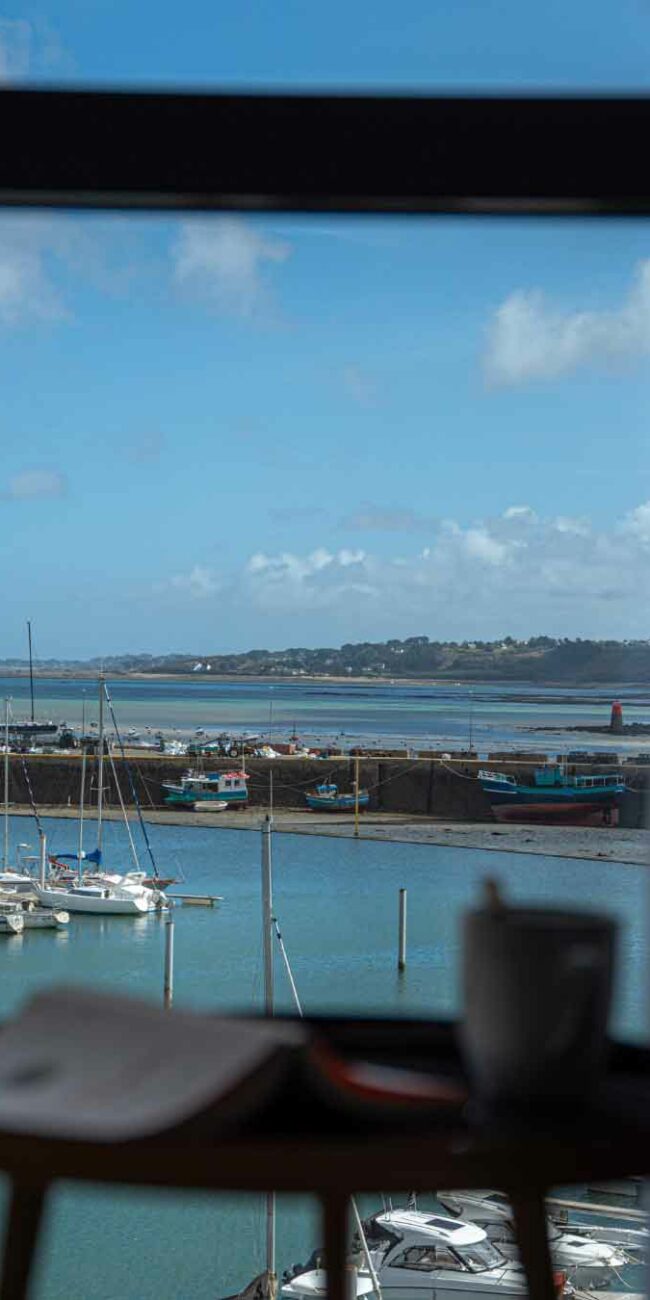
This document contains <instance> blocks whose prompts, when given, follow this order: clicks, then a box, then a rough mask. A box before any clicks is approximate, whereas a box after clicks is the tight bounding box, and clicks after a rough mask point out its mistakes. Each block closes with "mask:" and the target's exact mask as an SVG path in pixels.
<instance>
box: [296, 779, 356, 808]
mask: <svg viewBox="0 0 650 1300" xmlns="http://www.w3.org/2000/svg"><path fill="white" fill-rule="evenodd" d="M305 799H306V800H307V807H308V808H310V809H311V811H312V812H354V808H355V804H356V803H357V802H358V806H359V808H360V809H362V808H367V807H368V804H369V803H370V795H369V794H368V791H367V790H360V791H359V795H358V800H357V799H356V798H355V794H354V790H353V791H352V792H351V793H349V794H341V792H340V791H339V788H338V786H337V785H332V783H331V782H330V781H322V782H321V784H320V785H317V786H316V789H315V790H312V791H310V792H309V793H308V794H306V795H305Z"/></svg>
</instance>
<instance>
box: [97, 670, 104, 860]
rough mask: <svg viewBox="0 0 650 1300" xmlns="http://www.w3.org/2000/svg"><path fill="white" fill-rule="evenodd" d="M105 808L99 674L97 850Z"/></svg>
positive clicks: (102, 683) (101, 684)
mask: <svg viewBox="0 0 650 1300" xmlns="http://www.w3.org/2000/svg"><path fill="white" fill-rule="evenodd" d="M103 808H104V674H103V673H100V674H99V750H98V758H97V848H98V849H101V847H102V812H103Z"/></svg>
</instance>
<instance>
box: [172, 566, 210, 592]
mask: <svg viewBox="0 0 650 1300" xmlns="http://www.w3.org/2000/svg"><path fill="white" fill-rule="evenodd" d="M169 586H170V587H174V588H175V589H176V591H183V592H186V593H187V594H188V595H190V596H192V597H193V598H194V599H195V600H205V599H206V598H207V597H208V596H214V595H215V593H216V592H217V591H219V588H220V586H221V584H220V582H219V580H218V579H217V577H216V574H215V573H214V572H213V570H212V569H207V568H205V567H204V566H203V565H201V564H195V565H194V568H193V569H191V570H190V572H189V573H179V574H177V575H176V577H174V578H171V579H170V581H169Z"/></svg>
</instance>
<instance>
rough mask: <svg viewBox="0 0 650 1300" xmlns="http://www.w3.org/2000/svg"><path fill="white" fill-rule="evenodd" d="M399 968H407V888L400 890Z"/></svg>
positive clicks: (402, 969) (401, 969)
mask: <svg viewBox="0 0 650 1300" xmlns="http://www.w3.org/2000/svg"><path fill="white" fill-rule="evenodd" d="M397 969H398V971H404V970H406V890H405V889H400V891H399V935H398V943H397Z"/></svg>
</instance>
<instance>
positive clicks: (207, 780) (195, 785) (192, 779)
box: [162, 768, 248, 809]
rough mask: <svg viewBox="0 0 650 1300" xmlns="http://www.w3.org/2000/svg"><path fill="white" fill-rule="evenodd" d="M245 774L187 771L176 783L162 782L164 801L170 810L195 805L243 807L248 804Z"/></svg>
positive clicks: (246, 776)
mask: <svg viewBox="0 0 650 1300" xmlns="http://www.w3.org/2000/svg"><path fill="white" fill-rule="evenodd" d="M247 782H248V775H247V773H246V772H195V771H194V770H193V769H192V768H190V770H189V772H186V773H185V775H184V776H183V778H182V780H181V781H179V782H178V783H174V782H171V781H163V787H162V788H163V791H164V800H165V803H166V804H168V805H169V806H170V807H172V808H178V807H180V808H192V809H193V808H195V806H196V805H200V806H201V807H203V805H209V804H215V805H219V804H224V803H225V804H233V805H234V806H235V807H243V805H244V804H245V803H246V802H247V800H248V785H247Z"/></svg>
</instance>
